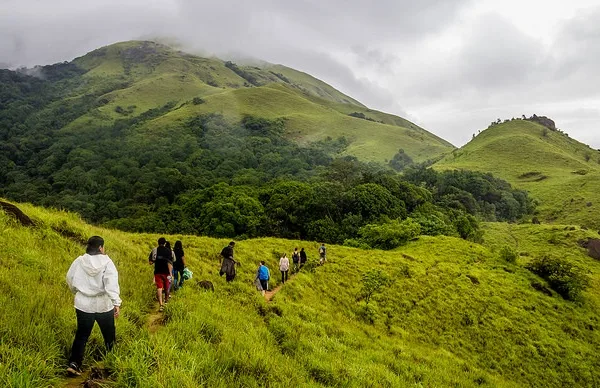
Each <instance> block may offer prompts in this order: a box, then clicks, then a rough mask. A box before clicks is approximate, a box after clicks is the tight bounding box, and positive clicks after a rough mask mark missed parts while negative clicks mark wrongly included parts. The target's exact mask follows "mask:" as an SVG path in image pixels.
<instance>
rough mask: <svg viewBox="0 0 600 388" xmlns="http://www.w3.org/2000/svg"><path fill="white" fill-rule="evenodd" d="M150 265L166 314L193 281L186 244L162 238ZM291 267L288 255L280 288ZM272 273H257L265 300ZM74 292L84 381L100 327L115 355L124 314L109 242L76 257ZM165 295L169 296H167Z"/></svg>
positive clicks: (225, 258) (229, 268) (297, 260)
mask: <svg viewBox="0 0 600 388" xmlns="http://www.w3.org/2000/svg"><path fill="white" fill-rule="evenodd" d="M234 247H235V242H234V241H232V242H230V243H229V245H227V246H226V247H225V248H223V250H222V251H221V269H220V271H219V275H221V276H223V275H225V280H226V281H227V282H231V281H233V280H234V279H235V276H236V266H239V265H240V263H239V262H237V261H236V260H235V259H234V251H233V249H234ZM319 257H320V259H319V263H320V264H323V263H325V261H326V260H325V245H324V244H321V246H320V247H319ZM148 263H149V264H150V265H154V283H155V285H156V296H157V299H158V303H159V311H163V310H164V305H165V303H167V302H168V301H169V299H170V298H171V291H176V290H178V289H179V288H181V287H183V284H184V280H185V279H187V278H188V277H191V271H189V270H188V269H187V267H186V263H185V252H184V250H183V244H182V243H181V241H177V242H175V246H174V249H173V250H171V245H170V243H169V242H168V241H167V240H166V239H165V238H164V237H161V238H159V239H158V246H157V247H156V248H154V249H152V251H151V252H150V254H149V255H148ZM292 263H293V270H294V272H298V271H299V270H300V269H301V268H302V267H303V266H304V265H306V263H307V255H306V251H305V250H304V248H302V249H301V250H300V251H298V248H295V249H294V253H293V254H292ZM289 269H290V261H289V259H288V257H287V255H286V254H285V253H284V254H283V255H282V256H281V258H280V259H279V270H280V271H281V282H282V283H285V282H286V281H287V280H288V271H289ZM270 277H271V275H270V271H269V269H268V268H267V266H266V265H265V262H264V261H261V262H260V265H259V267H258V270H257V272H256V279H255V281H256V287H257V289H259V290H260V291H261V293H262V294H263V295H264V294H265V291H267V290H268V289H269V279H270ZM66 280H67V285H68V286H69V290H70V291H71V292H72V293H73V294H74V296H75V297H74V307H75V315H76V318H77V330H76V332H75V338H74V340H73V345H72V346H71V355H70V357H69V361H68V366H67V373H68V374H69V375H71V376H79V375H81V365H82V362H83V357H84V354H85V347H86V344H87V342H88V339H89V337H90V334H91V332H92V329H93V327H94V324H95V323H96V322H97V323H98V326H99V327H100V331H101V333H102V338H103V339H104V345H105V348H106V351H107V352H108V351H110V350H111V349H112V348H113V346H114V343H115V338H116V336H115V332H116V331H115V318H118V317H119V314H120V311H121V298H120V288H119V274H118V272H117V268H116V267H115V264H114V263H113V261H112V260H111V258H110V257H108V255H106V253H105V248H104V239H103V238H102V237H100V236H92V237H90V238H89V240H88V241H87V246H86V250H85V254H84V255H82V256H79V257H77V258H76V259H75V260H74V261H73V263H72V264H71V266H70V267H69V270H68V272H67V276H66ZM163 293H164V295H163Z"/></svg>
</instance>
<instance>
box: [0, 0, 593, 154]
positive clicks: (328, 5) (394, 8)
mask: <svg viewBox="0 0 600 388" xmlns="http://www.w3.org/2000/svg"><path fill="white" fill-rule="evenodd" d="M0 1H2V0H0ZM471 3H472V0H450V1H438V0H424V1H414V0H398V1H393V0H379V1H376V2H373V1H366V0H352V1H342V0H329V1H322V0H295V1H291V0H290V1H283V0H255V1H244V0H223V1H219V2H217V1H208V0H201V1H197V0H143V1H142V0H122V1H119V0H104V1H103V2H89V1H85V2H82V1H76V0H63V1H39V0H38V1H34V0H18V1H17V0H12V1H7V0H4V2H3V12H2V13H0V63H3V64H4V65H5V66H6V65H10V66H17V65H28V66H32V65H35V64H47V63H52V62H57V61H63V60H70V59H72V58H74V57H76V56H79V55H83V54H85V53H86V52H88V51H90V50H93V49H95V48H97V47H99V46H102V45H106V44H110V43H114V42H117V41H123V40H129V39H139V38H145V37H168V38H172V39H174V40H177V41H179V42H181V43H182V47H183V49H186V50H192V51H194V52H200V53H202V54H216V55H218V56H221V57H233V56H236V57H240V56H251V57H255V58H259V59H264V60H267V61H269V62H274V63H281V64H284V65H287V66H290V67H293V68H296V69H298V70H302V71H305V72H307V73H310V74H311V75H314V76H316V77H318V78H320V79H322V80H323V81H325V82H328V83H330V84H332V85H333V86H334V87H336V88H338V89H340V90H341V91H343V92H345V93H346V94H349V95H350V96H352V97H353V98H356V99H358V100H359V101H361V102H363V103H365V104H366V105H368V106H370V107H373V108H376V109H381V110H387V111H390V112H392V113H395V114H401V115H402V114H405V111H404V110H403V109H402V107H406V108H407V110H408V111H409V112H410V113H411V114H412V115H414V116H415V117H418V118H419V119H420V120H417V123H418V124H420V125H422V126H424V127H425V128H427V129H429V130H432V131H433V132H435V133H437V134H438V135H441V136H443V137H446V138H447V139H448V140H450V141H451V142H453V143H454V144H462V143H463V142H464V141H466V140H468V139H469V138H470V135H471V133H473V132H476V131H477V130H478V129H482V128H485V127H486V126H487V124H488V123H489V122H490V121H491V120H493V119H495V118H497V117H502V118H504V117H512V116H517V115H519V114H521V113H525V114H530V113H534V112H537V113H538V114H548V115H551V114H552V113H555V115H556V116H557V121H559V122H564V123H566V125H564V127H565V129H566V130H567V131H568V132H569V133H575V131H574V129H571V128H568V127H567V126H571V125H572V126H573V127H575V126H581V127H582V128H584V131H586V132H585V133H595V135H594V138H595V139H598V133H599V131H597V130H596V129H595V126H594V123H595V122H596V121H595V120H597V118H595V117H594V116H593V115H592V117H590V118H587V119H585V120H583V119H581V118H580V119H576V117H577V116H573V115H576V113H575V112H571V113H569V112H567V111H565V110H564V109H563V110H562V111H555V110H553V107H554V106H556V105H557V104H560V103H562V102H566V101H573V100H585V99H587V98H595V99H600V98H599V96H600V89H598V87H597V85H599V84H600V73H599V72H598V71H597V68H598V64H599V63H600V32H599V31H600V29H599V28H598V27H597V26H598V25H600V7H598V8H596V9H594V10H588V11H586V12H585V13H581V14H579V15H578V16H577V17H576V18H574V19H572V20H570V21H567V22H565V23H564V24H563V25H560V26H556V28H557V31H558V33H557V36H558V39H557V40H556V41H555V42H551V45H550V46H544V45H542V44H541V43H540V42H538V41H537V40H535V39H533V38H531V37H529V36H527V35H526V34H524V33H522V32H521V31H520V30H519V29H518V28H517V27H516V26H515V25H514V24H513V21H512V20H508V19H503V18H501V17H500V16H498V15H494V14H487V15H485V16H483V17H480V18H479V20H478V21H476V22H475V23H474V24H472V25H470V26H465V24H464V23H465V22H464V19H463V18H462V17H461V12H462V11H463V10H465V7H468V6H469V5H471ZM456 26H459V27H460V28H458V30H465V28H466V31H467V32H466V33H463V35H462V36H459V37H458V38H459V39H460V44H459V45H458V47H457V49H456V50H455V51H453V52H449V51H448V50H439V52H438V51H436V48H432V47H433V46H432V47H429V46H428V43H429V40H430V39H431V40H435V39H436V38H439V37H443V36H445V34H446V33H447V32H448V31H449V30H452V28H453V27H456ZM438 49H439V47H438ZM400 104H402V106H401V105H400ZM559 117H560V120H559V119H558V118H559ZM559 125H562V124H559ZM582 139H583V138H582Z"/></svg>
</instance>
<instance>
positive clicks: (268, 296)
mask: <svg viewBox="0 0 600 388" xmlns="http://www.w3.org/2000/svg"><path fill="white" fill-rule="evenodd" d="M296 274H298V272H296V273H293V274H292V275H290V277H289V278H288V280H287V282H286V283H288V282H290V281H291V280H292V279H293V278H295V277H296ZM283 284H284V283H281V284H280V285H278V286H277V287H275V288H273V289H272V290H269V291H267V292H265V299H266V300H267V303H268V302H270V301H271V299H273V297H274V296H275V294H277V293H278V292H279V291H281V288H282V287H283Z"/></svg>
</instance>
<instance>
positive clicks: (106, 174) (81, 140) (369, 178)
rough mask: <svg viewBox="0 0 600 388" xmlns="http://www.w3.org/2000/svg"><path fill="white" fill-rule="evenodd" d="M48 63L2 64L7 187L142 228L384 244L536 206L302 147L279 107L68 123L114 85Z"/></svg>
mask: <svg viewBox="0 0 600 388" xmlns="http://www.w3.org/2000/svg"><path fill="white" fill-rule="evenodd" d="M52 71H53V73H52V74H53V75H52V76H53V77H57V78H58V79H60V81H58V82H56V83H48V82H46V81H43V80H39V79H37V78H33V77H28V76H25V75H18V76H16V75H15V74H14V73H3V72H0V77H1V80H2V82H3V84H5V85H7V88H6V89H2V91H1V92H0V93H2V94H1V95H2V96H3V97H6V100H4V99H3V100H2V102H0V104H1V105H0V139H1V140H2V142H1V143H0V147H1V149H2V153H1V154H0V160H1V163H0V183H1V186H0V196H5V197H8V198H10V199H14V200H18V201H22V202H34V203H37V204H41V205H45V206H53V207H58V208H64V209H67V210H72V211H77V212H79V213H80V214H81V215H82V216H83V217H84V218H85V219H86V220H89V221H91V222H95V223H101V224H105V225H108V226H113V227H117V228H120V229H124V230H130V231H137V232H144V231H145V232H168V233H195V234H203V235H209V236H216V237H228V238H229V237H231V238H233V237H237V238H244V237H256V236H280V237H288V238H301V239H312V240H322V241H325V242H330V243H342V242H344V241H345V240H350V239H355V240H357V239H362V240H361V241H362V242H361V243H362V244H369V245H370V246H377V247H385V248H391V247H393V246H394V245H396V244H402V243H403V242H404V241H407V240H408V239H410V238H412V237H414V236H415V235H416V234H418V233H425V234H448V235H456V236H462V237H463V238H475V236H476V235H477V229H478V226H477V218H476V217H479V218H482V219H497V220H508V221H514V220H516V219H518V218H520V217H521V216H522V215H523V214H527V213H528V212H530V211H531V210H532V206H531V202H530V200H529V198H528V197H527V194H526V193H525V192H520V191H515V190H513V189H512V188H511V187H510V186H509V185H508V184H507V183H506V182H504V181H501V180H499V179H496V178H493V177H492V176H491V175H486V174H479V173H472V172H466V171H458V172H444V173H438V172H435V171H433V170H431V169H424V168H418V167H409V168H407V169H406V171H405V173H404V176H400V175H399V174H398V173H396V172H395V171H393V170H391V169H390V168H388V167H385V166H382V165H375V164H365V163H362V162H360V161H359V160H358V159H356V158H354V157H351V156H343V157H340V156H339V153H340V152H342V151H343V150H344V148H345V147H347V146H348V144H349V143H348V140H347V139H345V138H343V137H342V138H338V139H331V138H328V139H325V140H322V141H319V142H315V143H313V144H309V145H306V146H302V147H301V146H299V145H298V144H296V143H295V142H293V141H291V140H289V139H288V138H286V137H285V121H284V120H281V119H266V118H262V117H254V116H246V117H243V118H242V120H241V121H240V122H239V123H236V124H231V123H230V122H228V121H226V120H225V118H224V117H222V116H220V115H218V114H207V115H200V116H196V117H192V118H189V119H188V120H186V121H182V122H178V123H175V124H172V126H170V127H164V128H153V129H152V131H148V130H147V129H142V128H145V127H142V124H144V123H146V122H148V121H150V120H153V119H154V118H156V117H159V116H161V115H163V114H164V113H166V112H168V111H170V110H171V109H172V108H173V107H174V106H175V103H174V102H168V103H166V104H165V105H164V106H162V107H158V108H153V109H149V110H148V111H146V112H144V113H142V114H140V115H138V116H135V117H125V118H121V119H118V120H115V121H113V122H108V121H99V122H94V121H90V122H89V123H87V124H86V125H77V126H74V127H69V128H68V129H64V128H63V127H64V126H65V125H67V124H68V123H72V122H73V120H74V119H75V118H77V117H79V116H80V115H82V114H83V113H84V112H87V111H89V110H90V109H95V107H97V106H98V105H99V104H102V102H101V101H99V96H101V95H103V94H105V93H106V92H107V91H109V90H112V89H113V88H115V87H118V85H117V84H116V83H115V82H112V81H111V82H107V83H106V84H102V85H100V86H99V87H98V88H97V90H95V92H94V93H93V94H87V95H86V94H83V95H79V94H76V91H77V87H78V85H79V83H80V82H83V81H82V80H81V79H80V78H81V77H78V76H77V71H75V70H73V69H71V68H57V69H52ZM61 71H64V72H67V73H68V74H69V75H70V77H71V78H69V77H66V76H65V77H64V78H60V77H61V76H60V74H61ZM74 71H75V73H73V72H74ZM120 82H124V81H120ZM121 86H122V85H121ZM65 95H72V98H69V99H64V100H61V99H60V97H61V96H65ZM61 128H63V129H61ZM408 217H410V218H411V220H410V221H409V220H407V218H408ZM382 236H383V237H382Z"/></svg>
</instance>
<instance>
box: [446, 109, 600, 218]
mask: <svg viewBox="0 0 600 388" xmlns="http://www.w3.org/2000/svg"><path fill="white" fill-rule="evenodd" d="M434 167H435V168H438V169H468V170H476V171H484V172H491V173H493V174H494V175H496V176H498V177H500V178H502V179H505V180H507V181H508V182H510V183H511V184H513V185H514V186H516V187H518V188H522V189H525V190H528V191H529V192H530V193H531V195H532V196H533V197H534V198H535V199H537V200H538V201H539V206H538V211H539V215H538V217H539V218H540V219H541V220H545V221H548V222H557V223H570V224H576V225H582V226H587V227H593V228H600V218H598V216H597V214H598V209H599V208H600V152H598V151H597V150H594V149H591V148H590V147H589V146H587V145H585V144H582V143H580V142H578V141H576V140H574V139H571V138H569V137H568V136H567V135H565V134H564V133H562V132H559V131H553V130H549V129H547V128H545V127H543V126H541V125H539V124H537V123H533V122H530V121H524V120H514V121H511V122H507V123H503V124H499V125H495V126H492V127H490V128H488V129H486V130H485V131H482V132H481V133H480V134H479V135H477V136H476V137H475V138H474V139H473V140H472V141H470V142H469V143H468V144H467V145H465V146H464V147H462V148H461V149H458V150H455V151H454V152H452V153H451V154H449V155H447V156H446V157H445V158H444V159H442V160H441V161H440V162H438V163H436V164H435V165H434Z"/></svg>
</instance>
